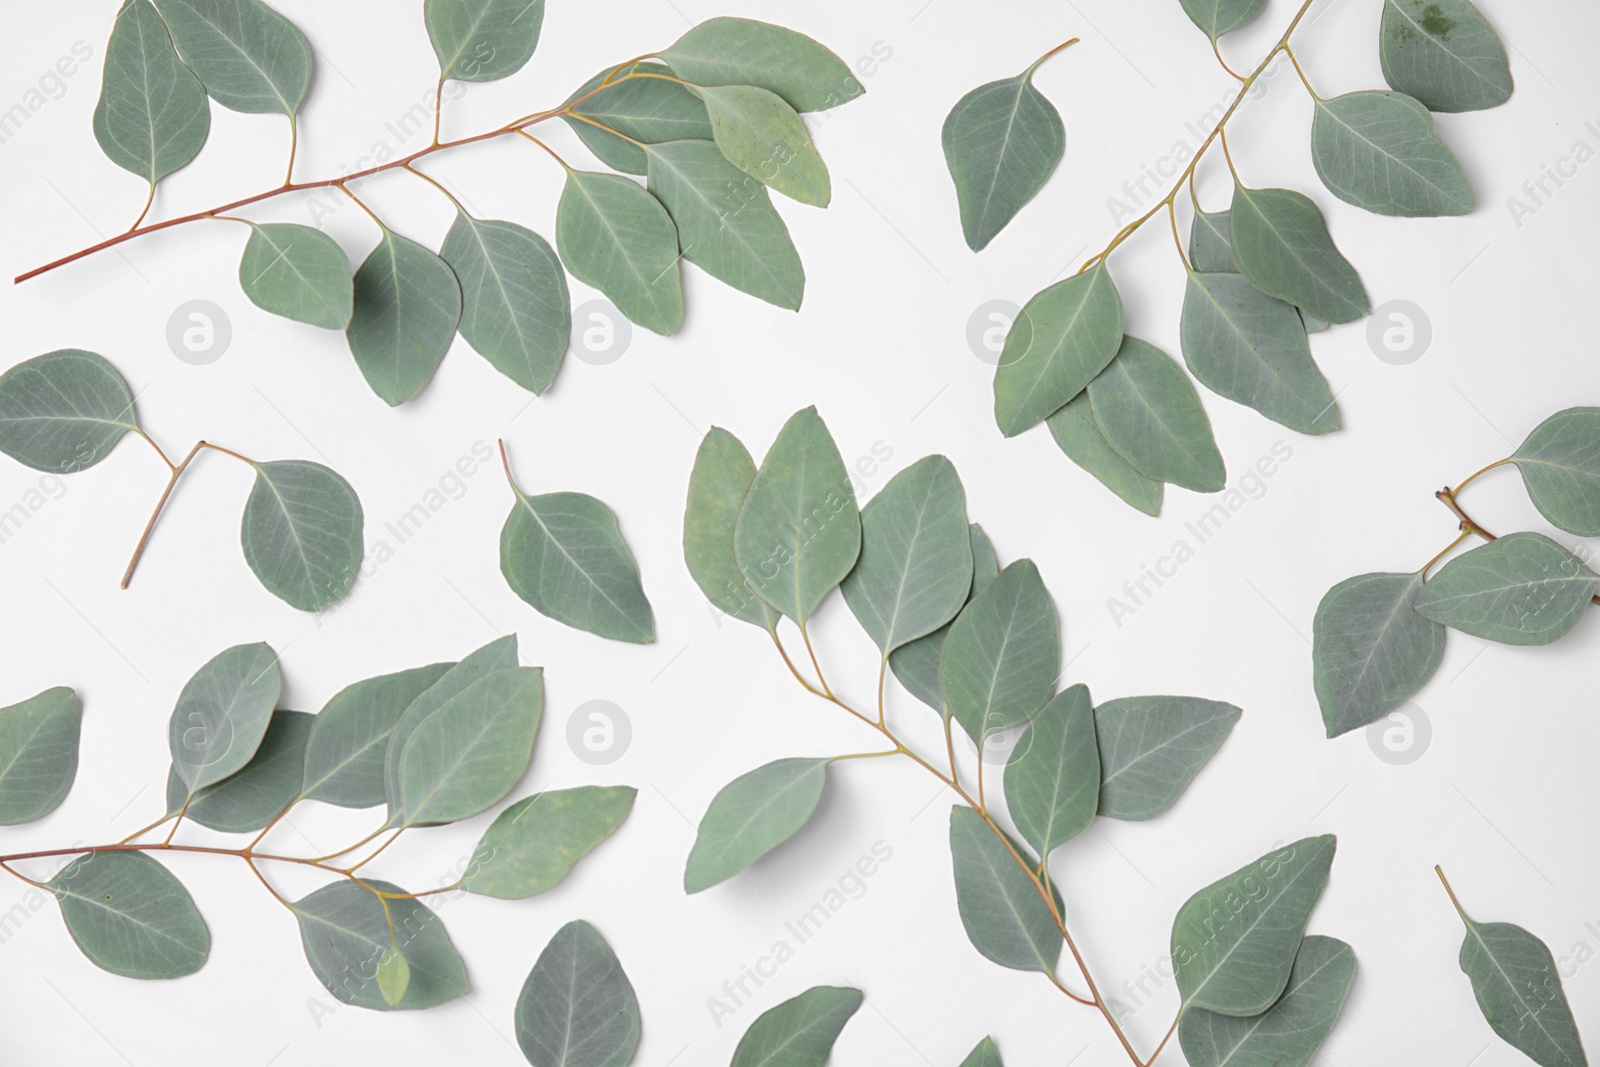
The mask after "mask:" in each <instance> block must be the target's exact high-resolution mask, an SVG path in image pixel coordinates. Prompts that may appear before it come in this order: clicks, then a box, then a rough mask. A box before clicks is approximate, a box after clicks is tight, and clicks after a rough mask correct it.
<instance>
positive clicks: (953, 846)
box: [950, 805, 1061, 974]
mask: <svg viewBox="0 0 1600 1067" xmlns="http://www.w3.org/2000/svg"><path fill="white" fill-rule="evenodd" d="M950 853H951V856H952V857H953V859H954V862H955V872H956V906H957V907H958V908H959V909H960V912H961V925H962V926H964V927H966V931H967V939H968V940H970V941H971V942H972V947H973V948H975V949H977V950H978V951H979V952H980V953H982V954H983V956H984V957H985V958H987V959H989V960H992V961H993V962H995V963H998V964H999V965H1000V966H1002V967H1009V968H1010V969H1011V970H1014V971H1042V972H1043V973H1045V974H1054V973H1055V966H1056V960H1057V959H1058V958H1059V957H1060V955H1061V930H1060V928H1059V927H1058V926H1057V925H1056V921H1055V918H1054V916H1052V915H1051V914H1050V906H1049V905H1048V904H1046V903H1045V902H1044V898H1043V897H1042V896H1040V895H1039V887H1038V886H1037V885H1036V884H1035V883H1034V881H1033V879H1031V878H1029V877H1028V875H1027V874H1026V873H1025V872H1024V871H1023V869H1022V866H1021V864H1019V863H1018V862H1017V857H1016V855H1015V854H1014V853H1013V852H1012V851H1011V849H1010V848H1009V847H1008V846H1007V844H1006V842H1004V841H1002V840H1001V839H1000V838H999V837H997V836H995V834H994V832H993V831H992V830H990V829H989V826H988V824H987V823H985V822H984V820H983V816H982V815H979V814H978V813H977V812H976V811H974V810H973V809H971V808H969V807H966V806H965V805H957V806H956V807H954V808H951V809H950Z"/></svg>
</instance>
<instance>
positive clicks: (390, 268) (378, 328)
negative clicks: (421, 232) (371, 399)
mask: <svg viewBox="0 0 1600 1067" xmlns="http://www.w3.org/2000/svg"><path fill="white" fill-rule="evenodd" d="M460 322H461V283H460V282H459V281H457V280H456V275H455V271H453V270H451V269H450V265H449V264H448V263H446V262H445V261H444V260H442V259H440V258H439V257H438V256H436V255H434V254H433V253H432V252H430V251H428V250H427V249H426V248H423V247H422V246H421V245H419V244H417V242H415V241H412V240H409V239H408V238H405V237H401V236H400V235H399V234H397V233H393V232H391V231H389V230H384V231H383V238H382V240H380V241H379V242H378V247H377V248H374V249H373V250H372V254H371V255H369V256H368V257H367V258H366V261H365V262H364V263H362V264H361V268H360V269H359V270H357V271H356V276H355V310H354V313H353V314H352V316H351V318H350V326H349V328H348V329H347V330H346V335H347V336H348V338H349V341H350V352H351V354H352V355H354V356H355V357H356V366H358V367H360V368H361V376H362V377H364V378H366V380H367V384H368V385H370V386H371V387H372V391H373V392H374V393H377V394H378V395H379V396H380V397H382V398H383V400H384V402H385V403H387V404H388V405H389V406H390V407H394V406H395V405H397V404H403V403H405V402H406V401H407V400H410V399H411V398H412V397H414V396H416V395H417V394H418V393H419V392H421V391H422V387H423V386H424V385H427V384H428V379H429V378H431V377H433V372H434V371H435V370H436V369H437V368H438V366H439V361H440V360H442V359H444V354H445V353H446V352H448V351H449V350H450V342H451V341H452V340H454V339H455V336H456V327H457V326H458V325H459V324H460Z"/></svg>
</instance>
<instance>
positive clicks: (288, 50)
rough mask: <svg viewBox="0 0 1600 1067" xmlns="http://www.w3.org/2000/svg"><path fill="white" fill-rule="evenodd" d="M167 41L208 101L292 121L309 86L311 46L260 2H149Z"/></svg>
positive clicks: (253, 0)
mask: <svg viewBox="0 0 1600 1067" xmlns="http://www.w3.org/2000/svg"><path fill="white" fill-rule="evenodd" d="M155 5H156V10H158V11H160V12H161V17H162V18H163V19H165V20H166V23H167V30H168V31H169V32H170V33H171V34H172V42H173V44H175V45H177V48H178V54H179V55H181V56H182V57H183V61H184V63H186V64H188V66H189V69H190V70H192V71H194V72H195V74H196V75H198V76H199V78H200V81H201V82H203V83H204V84H205V87H206V92H207V93H209V94H211V99H213V100H215V101H216V102H217V103H219V104H221V105H222V106H223V107H226V108H231V109H232V110H234V111H244V112H248V113H252V114H254V113H271V112H275V111H281V112H283V113H284V114H285V115H288V116H289V118H290V120H291V121H292V120H293V119H294V115H295V112H297V111H299V110H300V104H301V102H303V101H304V100H305V98H306V90H307V89H309V88H310V87H311V46H310V45H309V44H307V43H306V39H305V37H304V36H302V35H301V33H300V31H299V30H297V29H295V28H294V25H293V24H292V23H290V22H289V20H288V19H286V18H284V17H283V16H282V15H280V14H278V13H277V12H276V11H274V10H272V8H270V7H268V6H267V5H266V4H263V3H262V2H261V0H155Z"/></svg>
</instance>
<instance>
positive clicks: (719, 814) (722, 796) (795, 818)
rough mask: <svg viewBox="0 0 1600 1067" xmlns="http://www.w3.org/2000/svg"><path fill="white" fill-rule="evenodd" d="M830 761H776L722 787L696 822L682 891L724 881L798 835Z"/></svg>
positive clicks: (818, 797)
mask: <svg viewBox="0 0 1600 1067" xmlns="http://www.w3.org/2000/svg"><path fill="white" fill-rule="evenodd" d="M831 762H833V761H832V760H827V759H781V760H777V761H775V762H773V763H768V764H766V765H765V766H762V767H757V768H756V769H755V770H753V771H750V772H749V773H747V774H742V775H740V776H739V777H737V778H735V779H734V780H733V781H731V782H729V783H728V784H727V785H725V786H723V787H722V789H721V790H720V791H719V792H718V793H717V795H716V796H715V797H713V798H712V799H711V806H710V807H709V808H707V809H706V813H705V815H704V816H703V817H702V818H701V819H700V829H699V831H698V833H697V835H696V837H695V842H694V848H693V849H691V850H690V852H689V862H688V865H687V866H686V867H685V868H684V872H683V889H684V892H686V893H699V892H701V891H702V890H705V889H710V888H711V887H712V886H714V885H718V884H720V883H722V882H726V881H727V880H728V879H729V878H732V877H733V876H734V875H736V874H738V873H739V872H740V871H742V870H744V869H745V868H746V867H748V866H750V865H751V864H752V863H754V862H755V861H756V860H758V859H760V858H761V857H762V856H765V855H766V854H767V853H768V852H771V851H772V850H773V849H774V848H777V847H778V846H779V845H781V844H783V843H784V842H785V841H787V840H789V838H791V837H793V836H794V835H795V834H796V833H798V832H799V831H800V828H801V827H802V826H804V825H805V824H806V823H807V822H808V821H810V819H811V816H812V813H813V812H815V811H816V810H817V803H818V802H819V801H820V800H821V799H822V790H823V787H824V786H825V785H827V783H828V764H829V763H831Z"/></svg>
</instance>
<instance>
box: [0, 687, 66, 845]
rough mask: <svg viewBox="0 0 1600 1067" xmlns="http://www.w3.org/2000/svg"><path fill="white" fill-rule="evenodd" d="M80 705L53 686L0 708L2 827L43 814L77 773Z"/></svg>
mask: <svg viewBox="0 0 1600 1067" xmlns="http://www.w3.org/2000/svg"><path fill="white" fill-rule="evenodd" d="M82 726H83V705H82V703H81V702H79V700H78V694H76V693H74V692H73V691H72V690H70V689H67V688H64V687H57V688H55V689H46V690H45V691H44V692H42V693H40V694H39V695H38V696H34V697H29V698H28V699H27V700H24V701H23V702H22V703H20V704H12V705H11V706H10V707H6V708H0V826H15V825H17V824H18V823H25V822H32V821H33V820H35V819H42V818H44V817H45V816H46V815H48V814H50V813H51V812H52V811H54V810H55V809H56V808H57V807H58V806H59V805H60V804H61V802H62V801H63V800H65V799H66V797H67V792H68V790H70V789H71V788H72V781H73V779H74V778H76V777H77V776H78V736H79V732H80V730H81V728H82Z"/></svg>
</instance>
